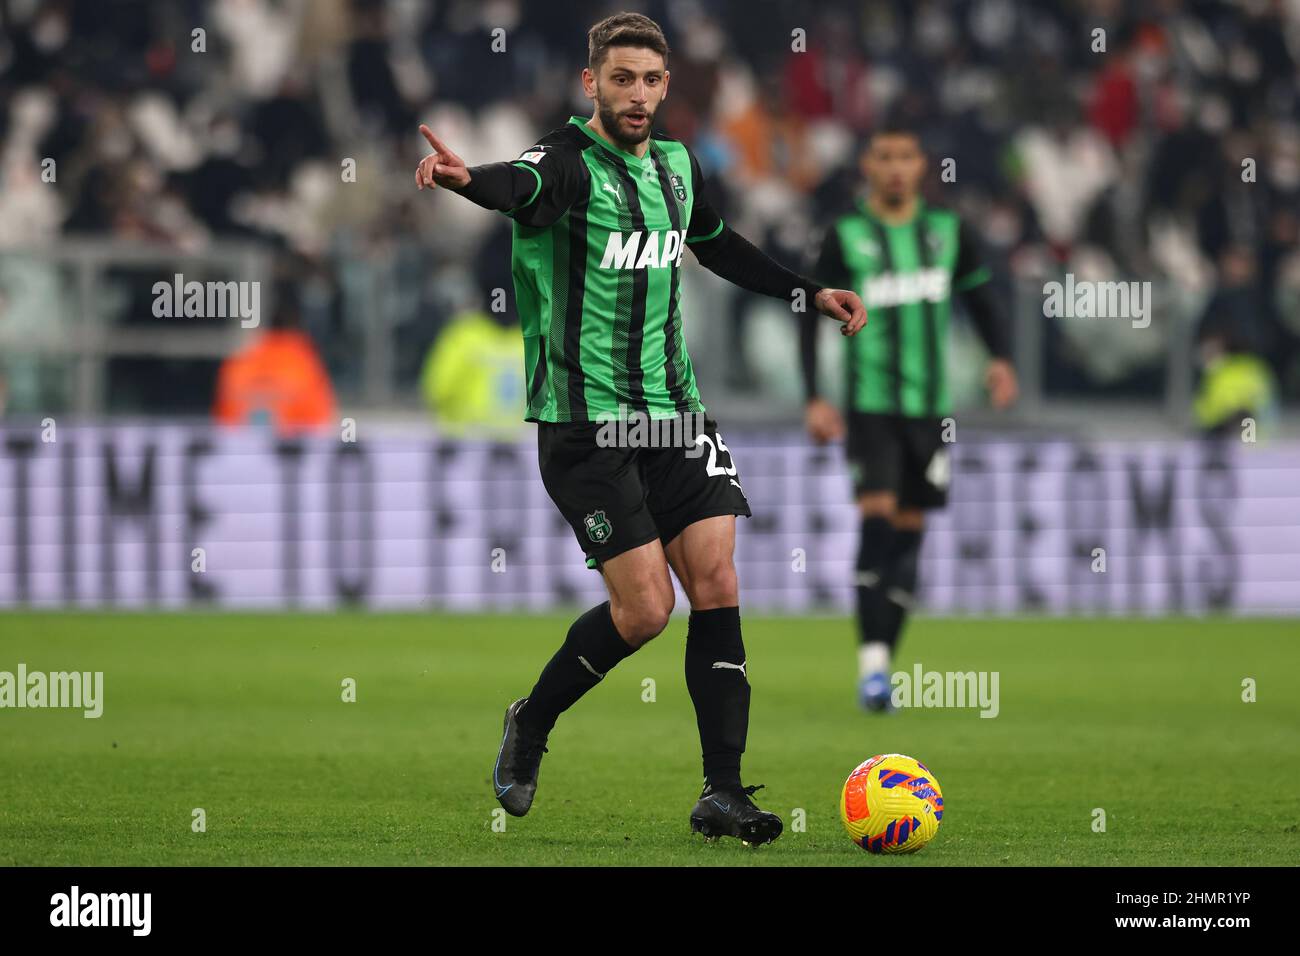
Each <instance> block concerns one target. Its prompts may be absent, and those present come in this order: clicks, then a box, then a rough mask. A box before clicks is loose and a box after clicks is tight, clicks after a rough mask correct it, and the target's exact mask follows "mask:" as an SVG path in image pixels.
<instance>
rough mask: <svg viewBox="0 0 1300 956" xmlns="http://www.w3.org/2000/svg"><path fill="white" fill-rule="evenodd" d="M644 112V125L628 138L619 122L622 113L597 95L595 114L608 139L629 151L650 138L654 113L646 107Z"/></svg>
mask: <svg viewBox="0 0 1300 956" xmlns="http://www.w3.org/2000/svg"><path fill="white" fill-rule="evenodd" d="M644 112H645V125H644V126H643V127H641V129H640V130H637V131H636V132H634V133H633V134H632V136H631V137H630V138H629V137H628V136H627V135H625V134H624V132H623V127H622V124H621V123H620V122H619V119H620V117H621V116H622V114H621V113H616V112H614V111H613V110H612V109H610V108H609V107H608V106H606V105H605V104H604V102H603V101H601V100H600V99H599V97H598V98H597V99H596V115H597V116H599V117H600V125H601V126H603V127H604V128H605V132H606V133H608V134H609V138H610V139H612V140H613V141H614V142H615V143H616V144H618V146H619V147H620V148H621V149H624V150H626V151H627V152H629V153H630V152H632V150H633V148H634V147H635V146H637V145H639V144H641V143H644V142H645V141H646V140H647V139H649V138H650V127H652V126H653V125H654V121H655V114H654V112H653V111H651V110H650V109H648V108H647V109H645V110H644Z"/></svg>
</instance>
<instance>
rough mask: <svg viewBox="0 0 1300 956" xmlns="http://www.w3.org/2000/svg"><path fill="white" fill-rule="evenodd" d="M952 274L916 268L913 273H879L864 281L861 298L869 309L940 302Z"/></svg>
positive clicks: (938, 270)
mask: <svg viewBox="0 0 1300 956" xmlns="http://www.w3.org/2000/svg"><path fill="white" fill-rule="evenodd" d="M951 281H952V274H951V273H950V272H949V271H948V270H947V269H939V268H931V269H917V270H916V271H915V272H882V273H881V274H880V275H876V276H872V277H871V278H870V279H868V280H867V287H866V289H865V290H864V291H863V295H862V299H863V301H864V302H865V303H866V306H867V308H868V309H870V308H872V307H873V306H874V307H875V308H885V307H887V306H891V305H906V304H907V303H909V302H920V301H921V300H922V299H925V300H928V301H930V302H942V301H943V300H944V299H946V298H948V286H949V284H950V283H951Z"/></svg>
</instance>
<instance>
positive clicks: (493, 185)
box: [415, 124, 580, 226]
mask: <svg viewBox="0 0 1300 956" xmlns="http://www.w3.org/2000/svg"><path fill="white" fill-rule="evenodd" d="M420 132H421V133H422V134H423V135H424V138H425V139H426V140H428V141H429V145H430V146H432V147H433V152H432V153H430V154H429V155H428V156H426V157H424V159H422V160H420V165H419V166H417V167H416V168H415V185H416V186H417V187H418V188H420V189H424V188H425V187H428V188H429V189H433V188H435V187H437V186H442V187H443V188H444V189H450V190H452V191H453V192H455V193H457V194H459V195H461V196H464V197H465V198H466V199H468V200H469V201H470V202H473V203H476V204H478V205H480V206H482V207H483V208H484V209H494V210H497V211H498V212H504V213H506V214H507V215H509V216H511V217H512V218H513V219H515V221H517V222H520V223H523V224H524V225H528V226H545V225H549V224H550V223H552V222H554V221H555V220H557V219H559V218H560V216H562V215H563V214H564V212H565V211H566V210H567V209H568V207H569V205H571V204H572V202H573V200H574V199H575V198H576V196H577V195H578V190H579V188H580V184H579V183H578V178H579V172H580V171H578V172H575V169H574V167H573V165H572V164H571V163H569V162H568V161H567V157H564V156H561V155H559V154H557V153H555V152H554V151H552V150H551V149H550V147H548V146H542V145H540V144H539V145H537V146H534V147H533V148H532V149H531V150H529V151H527V152H525V153H524V155H523V156H521V157H520V158H519V159H517V160H513V161H511V162H506V163H486V164H484V165H482V166H466V165H465V161H464V160H462V159H461V158H460V157H459V156H457V155H456V154H455V153H453V152H452V151H451V150H450V149H448V148H447V146H446V145H445V144H444V143H443V142H442V140H440V139H439V138H438V137H437V136H435V135H434V134H433V131H432V130H431V129H429V127H427V126H425V125H423V124H421V126H420Z"/></svg>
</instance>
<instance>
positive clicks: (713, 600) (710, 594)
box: [688, 557, 740, 610]
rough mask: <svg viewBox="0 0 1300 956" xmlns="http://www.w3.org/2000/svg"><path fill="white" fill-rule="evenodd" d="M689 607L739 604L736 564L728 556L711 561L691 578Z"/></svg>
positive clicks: (704, 607)
mask: <svg viewBox="0 0 1300 956" xmlns="http://www.w3.org/2000/svg"><path fill="white" fill-rule="evenodd" d="M688 596H689V597H690V599H691V607H693V608H695V609H696V610H703V609H706V608H713V607H736V606H737V605H739V604H740V584H739V579H738V578H737V577H736V565H735V563H734V562H733V561H732V560H731V558H730V557H725V558H724V557H719V558H718V559H717V560H716V561H711V562H709V563H708V565H707V566H706V567H705V568H703V569H702V570H701V571H700V572H699V573H697V574H696V575H694V577H693V578H692V580H691V589H690V594H689V595H688Z"/></svg>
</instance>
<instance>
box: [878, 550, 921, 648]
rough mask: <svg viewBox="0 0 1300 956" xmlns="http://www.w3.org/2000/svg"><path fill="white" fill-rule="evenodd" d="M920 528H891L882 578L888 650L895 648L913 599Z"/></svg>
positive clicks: (884, 636)
mask: <svg viewBox="0 0 1300 956" xmlns="http://www.w3.org/2000/svg"><path fill="white" fill-rule="evenodd" d="M923 534H924V532H922V531H908V530H903V529H901V528H899V529H895V530H894V540H893V543H892V545H891V546H890V549H889V559H888V563H887V565H886V568H885V573H884V576H883V578H882V579H881V580H882V584H883V588H882V590H883V592H884V597H885V617H884V620H883V625H884V630H883V631H882V635H881V639H882V640H884V642H885V643H886V644H888V645H889V649H890V653H891V654H892V653H893V652H894V651H896V650H897V649H898V642H899V638H900V636H901V635H902V633H903V623H904V621H906V620H907V612H908V611H910V610H911V609H912V605H913V604H914V603H915V602H916V567H917V562H918V560H919V558H920V556H921V536H922V535H923Z"/></svg>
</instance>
